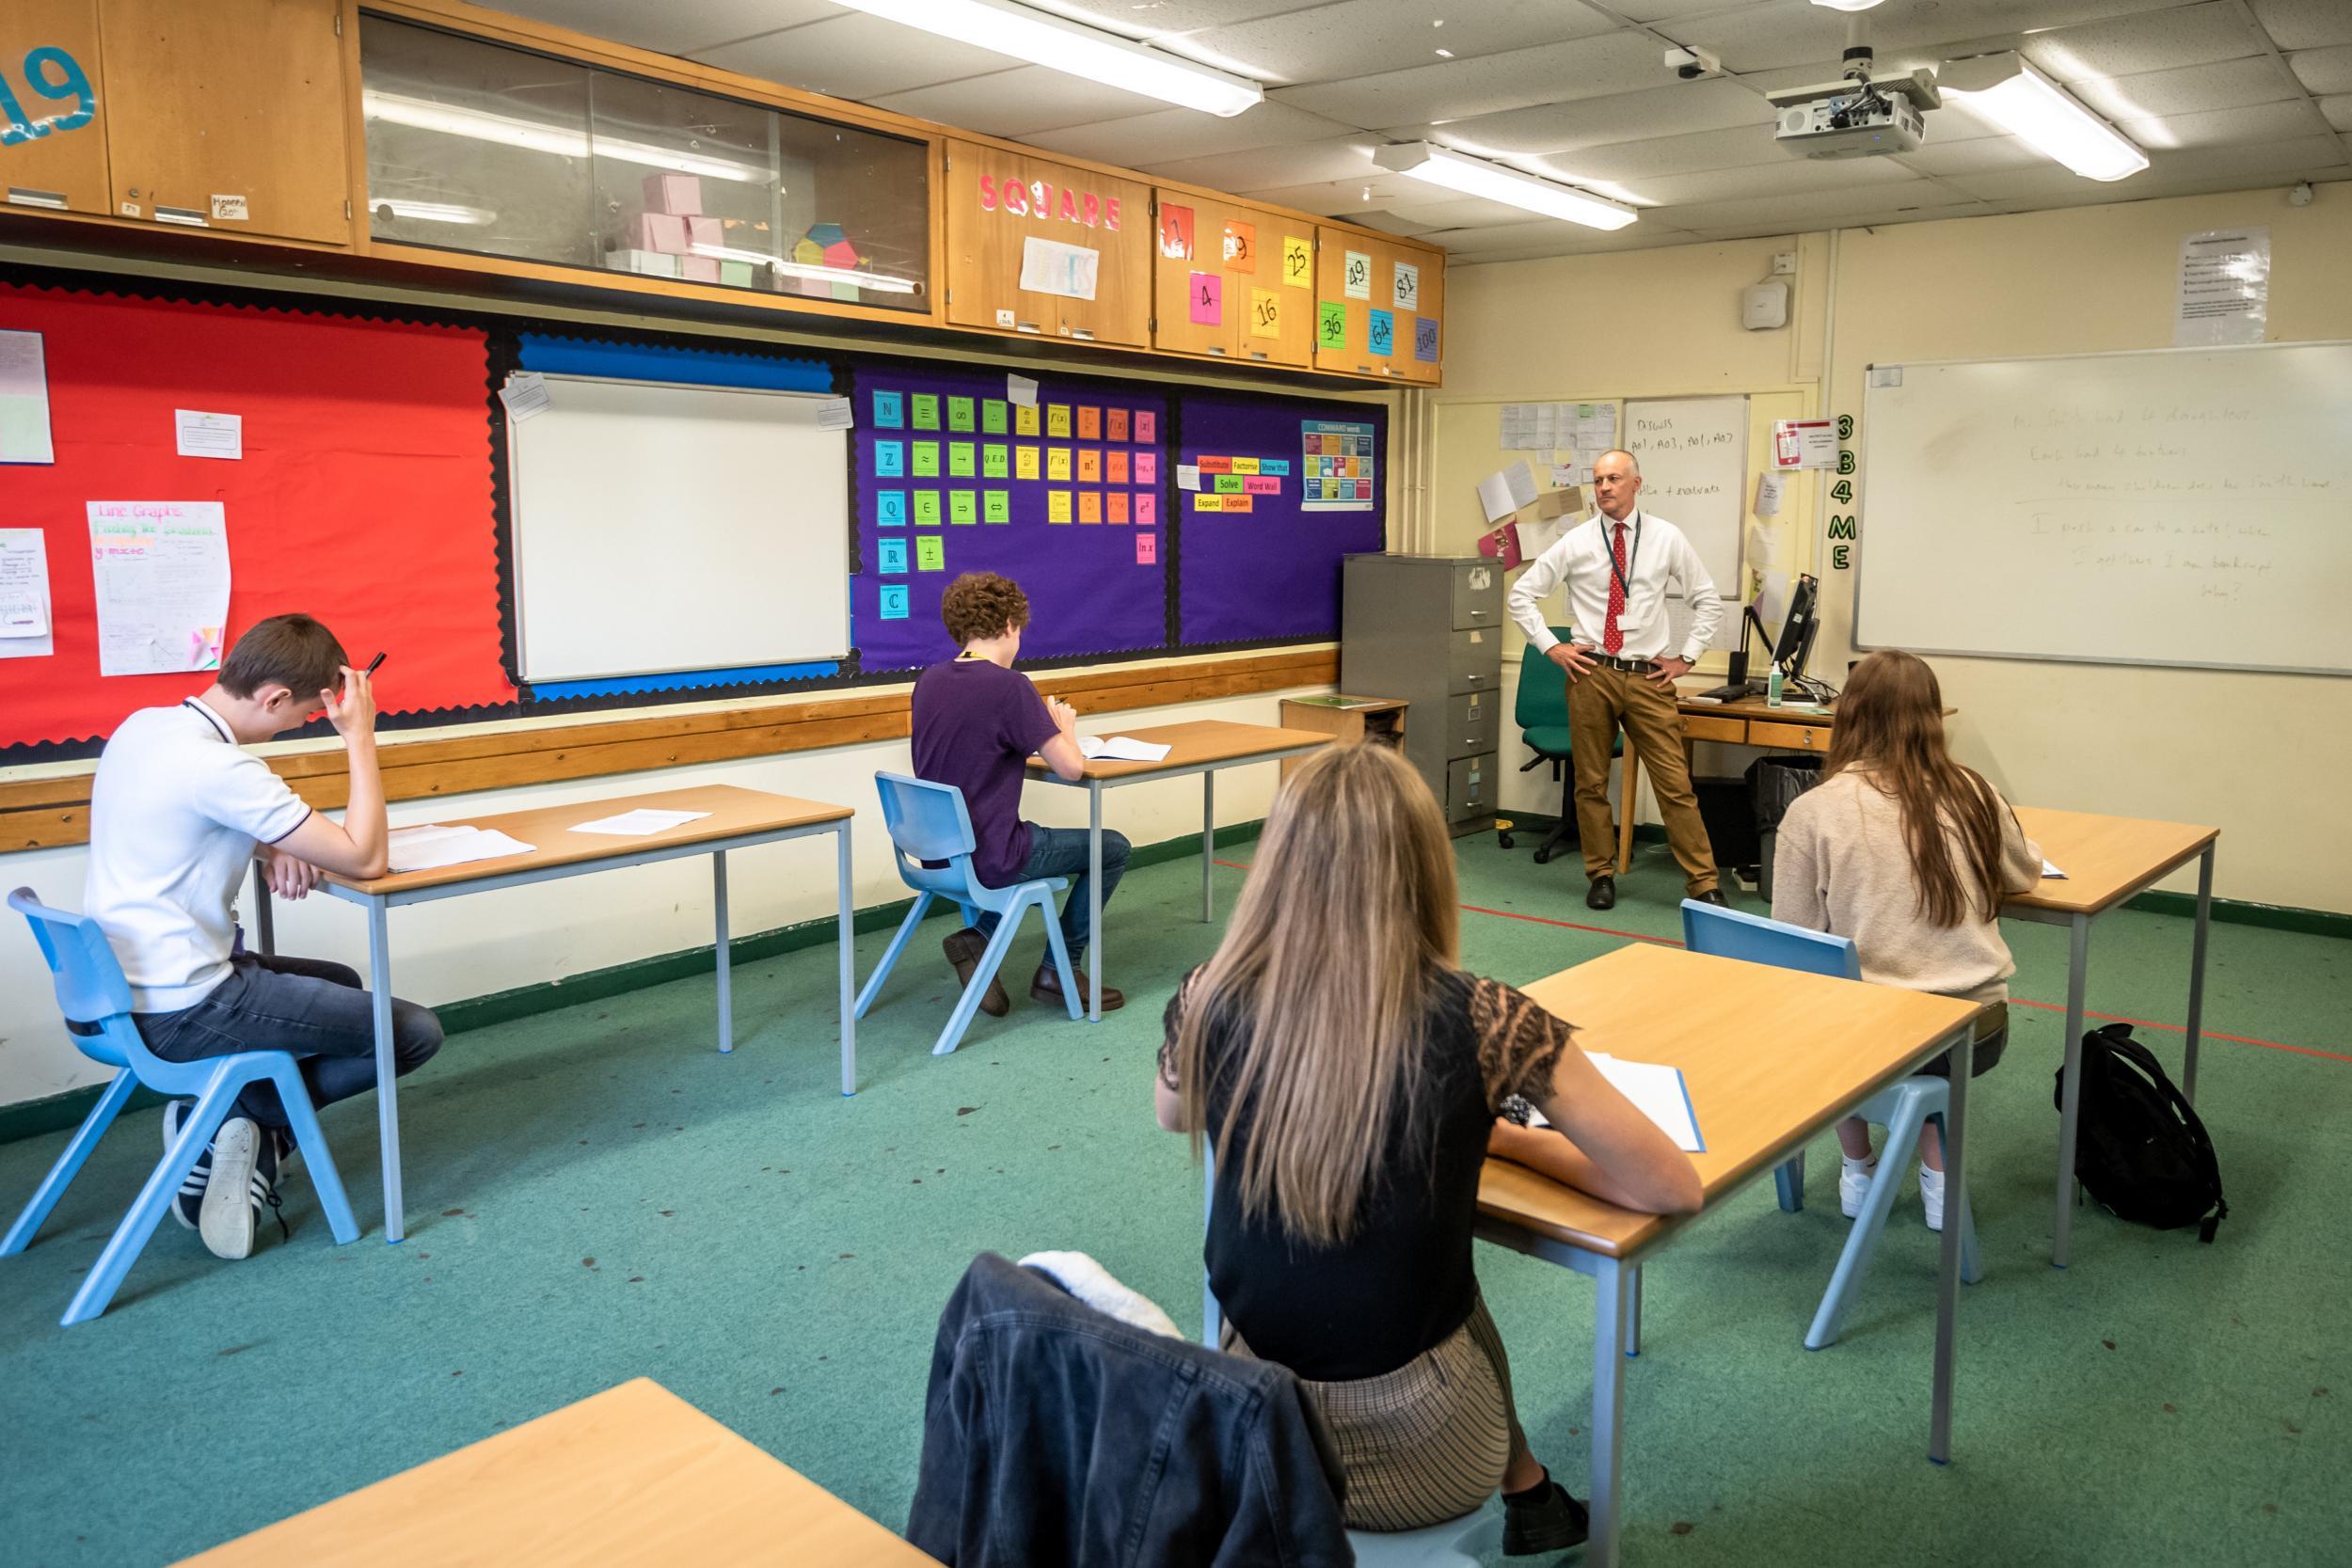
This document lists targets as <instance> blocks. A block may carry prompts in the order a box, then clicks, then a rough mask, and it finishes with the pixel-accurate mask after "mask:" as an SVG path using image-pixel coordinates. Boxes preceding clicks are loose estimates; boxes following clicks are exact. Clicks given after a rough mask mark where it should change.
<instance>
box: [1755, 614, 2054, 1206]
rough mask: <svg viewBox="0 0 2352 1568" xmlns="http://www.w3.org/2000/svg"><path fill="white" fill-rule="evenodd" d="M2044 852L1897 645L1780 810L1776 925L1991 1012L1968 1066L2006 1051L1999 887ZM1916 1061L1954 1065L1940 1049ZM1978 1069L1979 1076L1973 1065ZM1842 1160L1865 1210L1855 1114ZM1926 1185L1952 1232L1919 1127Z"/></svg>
mask: <svg viewBox="0 0 2352 1568" xmlns="http://www.w3.org/2000/svg"><path fill="white" fill-rule="evenodd" d="M2041 877H2042V851H2041V850H2040V849H2039V848H2038V847H2036V846H2035V845H2034V844H2033V843H2032V842H2031V841H2030V840H2028V839H2027V838H2026V835H2025V832H2024V831H2023V830H2022V829H2020V828H2019V827H2018V825H2017V815H2016V813H2014V812H2013V811H2011V810H2010V806H2009V802H2008V801H2006V800H2002V799H2001V796H2000V793H1999V792H1998V791H1997V790H1995V789H1994V787H1993V786H1992V785H1991V784H1987V783H1986V782H1985V781H1984V779H1983V778H1982V777H1981V776H1980V775H1979V774H1978V773H1976V772H1975V771H1974V770H1972V769H1970V768H1963V767H1962V766H1961V765H1960V764H1959V763H1957V762H1954V761H1953V760H1952V758H1951V753H1950V752H1949V751H1948V750H1947V747H1946V745H1945V740H1944V699H1943V692H1942V690H1941V689H1939V688H1938V686H1937V684H1936V679H1935V673H1934V672H1933V671H1931V670H1930V669H1929V668H1928V666H1927V665H1926V663H1925V662H1923V661H1922V660H1920V659H1919V658H1917V657H1914V656H1913V655H1910V654H1907V653H1902V652H1899V651H1898V650H1894V649H1884V650H1882V651H1880V652H1878V653H1874V654H1872V655H1871V656H1870V657H1867V658H1866V659H1864V660H1863V661H1862V662H1861V663H1860V664H1859V665H1857V666H1855V668H1854V671H1853V674H1852V676H1851V678H1850V679H1849V681H1848V682H1847V685H1846V690H1845V693H1844V695H1843V696H1841V697H1840V698H1839V699H1838V704H1837V724H1836V728H1835V729H1834V730H1833V731H1832V732H1831V741H1830V752H1829V757H1828V760H1827V762H1826V764H1825V765H1824V766H1823V768H1822V769H1821V782H1820V784H1818V785H1816V786H1815V787H1814V788H1812V789H1810V790H1807V791H1806V792H1805V793H1804V794H1803V795H1801V796H1799V797H1798V798H1797V800H1796V802H1795V803H1794V804H1793V805H1791V806H1790V807H1789V808H1788V815H1787V816H1785V817H1783V818H1782V820H1781V824H1780V835H1779V838H1778V839H1777V841H1776V843H1775V846H1774V850H1773V858H1772V918H1773V919H1775V920H1779V921H1785V922H1787V923H1788V924H1789V925H1792V926H1802V927H1805V928H1806V929H1807V930H1814V931H1829V932H1833V933H1835V934H1836V935H1838V936H1842V937H1851V938H1852V939H1853V942H1854V946H1855V947H1856V949H1857V950H1858V951H1859V954H1860V957H1861V959H1862V977H1863V978H1864V979H1865V980H1869V981H1873V982H1876V983H1878V984H1880V985H1889V986H1903V987H1906V988H1908V989H1910V990H1926V991H1934V992H1936V993H1937V994H1939V995H1943V996H1957V997H1963V998H1965V999H1967V1000H1968V1001H1971V1002H1980V1003H1983V1004H1984V1005H1985V1010H1984V1012H1983V1013H1982V1014H1980V1015H1979V1018H1978V1020H1977V1031H1976V1053H1975V1055H1976V1065H1975V1069H1974V1070H1975V1072H1977V1073H1981V1072H1984V1071H1985V1070H1987V1069H1990V1068H1991V1067H1992V1066H1993V1065H1994V1063H1995V1062H1997V1061H1999V1060H2000V1058H2001V1053H2002V1052H2003V1051H2004V1050H2005V1049H2006V1048H2007V1046H2008V1044H2009V1006H2008V1004H2009V986H2008V984H2007V982H2008V980H2009V977H2010V975H2011V974H2015V973H2016V972H2017V965H2016V963H2015V962H2014V961H2013V960H2012V959H2011V958H2010V953H2009V944H2008V943H2006V942H2003V941H2002V940H2001V930H2000V926H1999V924H1998V921H1997V918H1996V917H1997V914H1998V911H1999V909H2000V904H2001V900H2002V898H2003V896H2005V895H2009V894H2014V893H2024V892H2026V891H2027V890H2029V889H2031V888H2032V887H2033V886H2034V885H2035V884H2036V883H2037V882H2038V881H2040V879H2041ZM1923 1070H1925V1071H1927V1072H1931V1073H1938V1074H1943V1073H1948V1072H1949V1071H1950V1065H1949V1062H1948V1060H1947V1058H1943V1057H1938V1058H1937V1059H1936V1060H1935V1061H1934V1062H1931V1063H1930V1064H1929V1065H1928V1067H1927V1068H1925V1069H1923ZM1972 1076H1973V1074H1972ZM1837 1141H1838V1144H1839V1147H1840V1148H1841V1149H1842V1151H1843V1153H1844V1155H1845V1168H1844V1170H1843V1172H1842V1173H1841V1174H1840V1176H1839V1178H1838V1183H1837V1195H1838V1199H1839V1202H1840V1204H1841V1206H1842V1207H1843V1208H1844V1210H1845V1212H1846V1214H1847V1217H1849V1218H1851V1217H1852V1216H1853V1215H1855V1214H1857V1213H1859V1212H1861V1209H1862V1201H1863V1198H1864V1197H1865V1196H1867V1193H1868V1191H1869V1186H1870V1180H1871V1178H1872V1176H1873V1174H1874V1173H1875V1172H1876V1170H1877V1162H1876V1160H1875V1158H1874V1157H1873V1156H1872V1155H1871V1152H1870V1134H1869V1129H1868V1128H1867V1126H1866V1125H1865V1124H1864V1122H1863V1121H1862V1119H1861V1118H1860V1117H1847V1118H1846V1119H1845V1120H1844V1121H1841V1122H1839V1123H1838V1124H1837ZM1919 1157H1920V1165H1919V1194H1920V1197H1921V1198H1922V1200H1923V1201H1924V1204H1925V1207H1926V1210H1927V1218H1928V1226H1929V1227H1930V1228H1931V1229H1935V1230H1941V1229H1942V1228H1943V1227H1944V1223H1943V1222H1944V1147H1943V1140H1942V1138H1941V1137H1940V1136H1939V1135H1938V1133H1937V1130H1936V1128H1935V1126H1934V1125H1933V1124H1932V1123H1931V1124H1930V1125H1929V1126H1927V1127H1926V1128H1924V1129H1923V1130H1922V1131H1921V1132H1920V1134H1919Z"/></svg>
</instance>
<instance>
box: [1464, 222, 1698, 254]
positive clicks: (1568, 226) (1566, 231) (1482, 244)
mask: <svg viewBox="0 0 2352 1568" xmlns="http://www.w3.org/2000/svg"><path fill="white" fill-rule="evenodd" d="M1603 234H1624V235H1637V234H1638V235H1640V236H1641V237H1642V238H1644V239H1655V238H1656V237H1658V236H1661V235H1672V236H1673V237H1675V238H1676V239H1687V238H1689V237H1690V236H1689V234H1688V232H1687V231H1686V230H1680V229H1677V228H1676V227H1675V226H1674V225H1672V224H1670V223H1654V222H1652V221H1651V220H1649V219H1648V218H1644V219H1643V220H1642V221H1641V222H1640V223H1635V224H1629V225H1628V226H1627V227H1625V228H1623V229H1616V230H1608V229H1587V228H1586V227H1585V226H1584V225H1582V224H1581V223H1562V222H1559V221H1558V220H1556V219H1551V218H1542V219H1538V220H1536V221H1534V222H1533V223H1500V224H1494V225H1492V226H1490V227H1487V228H1483V229H1441V230H1438V231H1437V232H1436V233H1434V234H1431V235H1429V236H1428V239H1429V243H1430V244H1431V245H1442V246H1444V247H1445V251H1446V254H1447V255H1448V256H1449V257H1453V256H1464V257H1470V256H1480V255H1486V254H1490V253H1493V252H1497V251H1528V250H1546V249H1549V247H1551V246H1554V245H1557V246H1560V247H1561V250H1559V251H1552V252H1551V253H1552V254H1555V255H1557V254H1561V253H1562V252H1563V251H1565V248H1566V247H1568V246H1572V245H1589V244H1590V243H1591V242H1592V241H1593V240H1595V239H1596V238H1597V237H1598V236H1600V235H1603Z"/></svg>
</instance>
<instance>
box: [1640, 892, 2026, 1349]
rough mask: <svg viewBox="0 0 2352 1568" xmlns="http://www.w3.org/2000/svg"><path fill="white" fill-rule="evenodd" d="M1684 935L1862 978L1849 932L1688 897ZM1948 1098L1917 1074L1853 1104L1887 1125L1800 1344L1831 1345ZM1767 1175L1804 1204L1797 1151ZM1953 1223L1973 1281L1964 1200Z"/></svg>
mask: <svg viewBox="0 0 2352 1568" xmlns="http://www.w3.org/2000/svg"><path fill="white" fill-rule="evenodd" d="M1682 938H1683V941H1684V942H1686V943H1688V944H1689V946H1690V949H1691V951H1692V952H1693V953H1711V954H1713V955H1714V956H1715V957H1717V958H1743V959H1745V960H1747V961H1748V962H1750V963H1760V964H1771V965H1772V966H1774V967H1775V968H1779V969H1795V970H1802V971H1804V973H1805V974H1827V975H1831V976H1834V977H1835V978H1837V979H1841V980H1859V979H1861V978H1862V957H1861V955H1860V954H1859V953H1857V952H1856V951H1855V950H1854V944H1853V939H1852V938H1851V937H1838V936H1832V935H1830V934H1829V933H1828V932H1826V931H1808V930H1805V929H1804V927H1799V926H1789V925H1785V924H1783V923H1782V922H1780V921H1777V920H1766V919H1765V918H1763V917H1762V916H1761V915H1754V914H1743V913H1741V912H1740V911H1738V910H1727V909H1723V908H1720V907H1718V906H1716V905H1713V904H1702V903H1700V902H1698V901H1697V900H1696V899H1693V898H1686V899H1684V900H1683V901H1682ZM1950 1102H1951V1085H1950V1083H1949V1082H1948V1081H1947V1080H1946V1079H1943V1078H1937V1077H1932V1076H1931V1075H1929V1074H1926V1073H1921V1074H1919V1075H1917V1076H1916V1077H1912V1078H1906V1079H1904V1080H1903V1081H1902V1082H1901V1083H1899V1084H1897V1085H1894V1086H1893V1087H1891V1088H1887V1089H1883V1090H1881V1091H1880V1092H1879V1093H1877V1094H1875V1095H1873V1096H1871V1097H1870V1098H1869V1099H1868V1100H1866V1101H1863V1102H1862V1104H1860V1105H1859V1106H1857V1107H1856V1108H1855V1109H1854V1111H1853V1113H1852V1114H1853V1115H1855V1116H1858V1117H1861V1118H1862V1119H1863V1120H1865V1121H1867V1122H1874V1123H1876V1124H1878V1125H1879V1126H1882V1127H1883V1128H1885V1129H1886V1147H1885V1148H1883V1149H1881V1150H1880V1151H1879V1168H1878V1174H1877V1175H1876V1176H1874V1177H1872V1178H1871V1179H1870V1195H1869V1196H1868V1197H1867V1198H1865V1199H1864V1200H1863V1204H1862V1212H1861V1213H1860V1214H1858V1215H1856V1216H1855V1218H1854V1222H1853V1229H1852V1231H1851V1232H1850V1233H1849V1234H1848V1235H1847V1237H1846V1249H1845V1251H1843V1252H1842V1253H1840V1254H1838V1258H1837V1268H1836V1272H1835V1273H1833V1274H1832V1275H1830V1280H1829V1290H1828V1291H1826V1292H1824V1293H1823V1294H1822V1296H1821V1305H1820V1308H1819V1309H1818V1310H1816V1311H1815V1312H1814V1314H1813V1326H1812V1327H1811V1328H1809V1329H1807V1330H1806V1331H1805V1336H1804V1348H1805V1349H1807V1350H1826V1349H1827V1348H1828V1347H1829V1346H1831V1345H1834V1344H1836V1342H1837V1334H1838V1330H1839V1329H1840V1328H1841V1327H1843V1326H1844V1323H1845V1321H1846V1309H1847V1308H1848V1307H1850V1306H1851V1305H1852V1302H1853V1296H1854V1292H1855V1291H1856V1290H1857V1289H1859V1287H1860V1286H1861V1283H1862V1276H1863V1275H1865V1274H1867V1273H1868V1272H1869V1268H1870V1256H1871V1254H1872V1253H1873V1252H1875V1251H1876V1250H1877V1249H1878V1243H1879V1233H1880V1232H1881V1231H1883V1229H1885V1228H1886V1216H1887V1215H1888V1214H1889V1213H1890V1212H1892V1211H1893V1210H1894V1207H1895V1193H1896V1190H1897V1189H1898V1188H1899V1187H1900V1186H1901V1185H1902V1181H1903V1172H1904V1171H1906V1170H1908V1169H1909V1168H1910V1167H1911V1161H1912V1157H1913V1154H1914V1152H1915V1150H1916V1149H1917V1148H1918V1145H1919V1129H1920V1128H1921V1127H1923V1126H1925V1125H1926V1124H1927V1123H1928V1122H1929V1121H1931V1120H1932V1121H1933V1122H1934V1123H1935V1124H1936V1126H1937V1127H1938V1128H1939V1129H1940V1128H1941V1127H1942V1126H1943V1125H1944V1111H1945V1107H1946V1106H1947V1105H1948V1104H1950ZM1772 1180H1773V1184H1774V1186H1776V1187H1777V1188H1778V1189H1779V1194H1780V1206H1781V1208H1782V1209H1784V1210H1786V1211H1788V1212H1790V1213H1794V1212H1797V1211H1798V1210H1800V1209H1803V1208H1804V1155H1803V1154H1802V1153H1800V1154H1798V1155H1797V1156H1796V1157H1795V1158H1794V1159H1792V1160H1789V1161H1788V1163H1787V1164H1783V1165H1782V1166H1781V1167H1780V1168H1779V1169H1778V1170H1776V1171H1774V1172H1773V1173H1772ZM1945 1223H1946V1224H1947V1225H1948V1224H1951V1223H1953V1219H1952V1216H1950V1215H1948V1214H1947V1215H1946V1216H1945ZM1958 1224H1959V1226H1960V1276H1961V1278H1963V1279H1964V1280H1966V1281H1967V1282H1968V1283H1969V1284H1971V1285H1974V1284H1975V1283H1976V1282H1977V1281H1978V1280H1979V1278H1980V1277H1982V1273H1981V1271H1980V1270H1979V1268H1978V1266H1977V1226H1976V1219H1975V1216H1974V1215H1972V1214H1971V1213H1970V1212H1969V1211H1968V1204H1967V1201H1966V1199H1965V1198H1964V1197H1963V1199H1962V1202H1961V1205H1960V1214H1959V1218H1958Z"/></svg>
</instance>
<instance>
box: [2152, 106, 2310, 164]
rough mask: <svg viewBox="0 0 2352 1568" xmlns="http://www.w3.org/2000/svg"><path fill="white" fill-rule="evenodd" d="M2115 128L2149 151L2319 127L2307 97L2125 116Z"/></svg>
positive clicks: (2294, 133) (2219, 143)
mask: <svg viewBox="0 0 2352 1568" xmlns="http://www.w3.org/2000/svg"><path fill="white" fill-rule="evenodd" d="M2115 128H2116V129H2117V130H2119V131H2121V132H2122V133H2123V134H2124V135H2127V136H2129V137H2131V138H2132V140H2134V141H2136V142H2137V143H2138V144H2139V145H2140V146H2141V147H2143V148H2146V149H2147V150H2149V151H2150V152H2152V153H2153V152H2155V151H2158V150H2172V149H2176V148H2189V147H2227V146H2230V145H2232V144H2233V143H2237V142H2250V141H2276V140H2279V139H2280V138H2281V137H2289V136H2307V135H2311V134H2312V132H2314V131H2316V130H2318V129H2319V127H2318V125H2317V124H2315V123H2314V122H2313V119H2312V106H2311V103H2310V102H2309V101H2308V100H2303V99H2298V100H2296V102H2295V103H2260V104H2256V105H2255V106H2254V107H2252V108H2249V109H2209V110H2207V111H2205V112H2204V113H2203V114H2190V115H2166V116H2164V117H2162V118H2160V119H2126V120H2120V121H2118V122H2117V124H2116V127H2115Z"/></svg>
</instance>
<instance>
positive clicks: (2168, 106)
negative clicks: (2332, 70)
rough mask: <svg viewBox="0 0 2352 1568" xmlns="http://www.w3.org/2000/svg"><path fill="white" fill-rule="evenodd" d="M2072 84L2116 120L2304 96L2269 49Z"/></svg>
mask: <svg viewBox="0 0 2352 1568" xmlns="http://www.w3.org/2000/svg"><path fill="white" fill-rule="evenodd" d="M2068 90H2070V91H2072V92H2073V93H2074V96H2075V97H2076V98H2079V99H2081V100H2082V101H2083V103H2085V104H2087V105H2088V106H2089V107H2090V108H2091V109H2092V110H2093V111H2095V112H2096V113H2099V114H2103V115H2105V116H2106V117H2107V118H2108V119H2116V120H2122V119H2155V118H2158V117H2160V116H2164V115H2185V114H2195V113H2198V112H2200V111H2201V110H2206V109H2236V108H2244V107H2246V106H2248V105H2249V104H2255V103H2280V102H2281V101H2283V100H2286V99H2290V98H2299V97H2301V96H2302V92H2301V89H2300V88H2298V87H2296V84H2295V79H2294V78H2293V77H2292V76H2290V75H2288V74H2287V72H2285V71H2281V70H2280V69H2279V66H2278V63H2277V62H2276V61H2275V60H2273V59H2272V58H2271V57H2270V56H2269V55H2247V56H2245V57H2244V58H2242V59H2235V60H2223V61H2220V62H2219V63H2217V64H2215V65H2191V66H2182V67H2180V68H2179V69H2177V70H2173V71H2145V72H2142V73H2141V74H2139V75H2137V76H2107V77H2098V78H2092V79H2090V80H2087V81H2078V82H2074V83H2072V84H2070V85H2069V89H2068Z"/></svg>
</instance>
